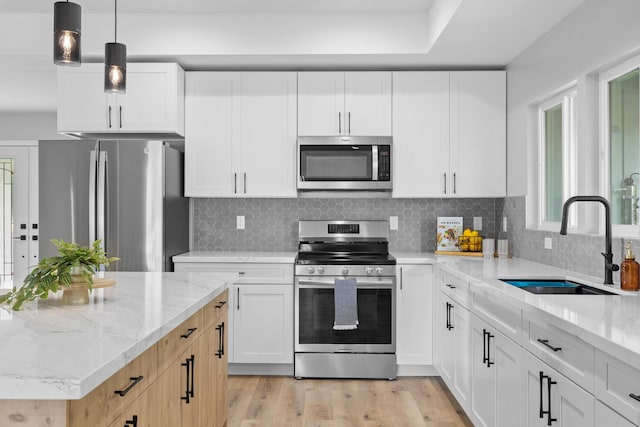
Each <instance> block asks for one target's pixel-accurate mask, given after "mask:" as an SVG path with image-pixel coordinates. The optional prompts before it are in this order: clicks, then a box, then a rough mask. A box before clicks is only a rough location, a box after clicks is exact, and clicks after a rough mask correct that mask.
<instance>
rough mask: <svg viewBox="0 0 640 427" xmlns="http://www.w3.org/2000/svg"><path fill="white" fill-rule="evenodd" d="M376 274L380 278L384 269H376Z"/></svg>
mask: <svg viewBox="0 0 640 427" xmlns="http://www.w3.org/2000/svg"><path fill="white" fill-rule="evenodd" d="M376 273H378V276H379V275H381V274H382V267H377V268H376Z"/></svg>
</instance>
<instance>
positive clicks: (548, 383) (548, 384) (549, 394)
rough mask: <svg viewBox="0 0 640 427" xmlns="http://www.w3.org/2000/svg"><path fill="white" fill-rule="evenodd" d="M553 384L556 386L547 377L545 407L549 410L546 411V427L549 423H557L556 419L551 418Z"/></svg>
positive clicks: (554, 382)
mask: <svg viewBox="0 0 640 427" xmlns="http://www.w3.org/2000/svg"><path fill="white" fill-rule="evenodd" d="M554 384H558V383H557V382H556V381H551V377H549V376H548V377H547V405H548V408H549V410H548V411H547V425H548V426H550V425H551V423H553V422H556V421H558V419H557V418H552V417H551V386H552V385H554Z"/></svg>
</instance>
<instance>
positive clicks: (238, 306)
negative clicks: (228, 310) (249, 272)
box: [236, 287, 240, 310]
mask: <svg viewBox="0 0 640 427" xmlns="http://www.w3.org/2000/svg"><path fill="white" fill-rule="evenodd" d="M237 294H238V298H236V309H237V310H240V287H238V292H237Z"/></svg>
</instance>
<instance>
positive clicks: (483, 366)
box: [471, 316, 517, 427]
mask: <svg viewBox="0 0 640 427" xmlns="http://www.w3.org/2000/svg"><path fill="white" fill-rule="evenodd" d="M471 319H472V321H471V323H472V324H471V373H472V376H473V377H472V381H471V413H472V415H473V418H474V421H475V424H476V425H479V426H485V427H490V426H491V427H492V426H495V425H496V366H495V365H491V366H488V363H487V354H488V353H489V355H490V353H491V351H492V350H493V351H494V353H493V354H495V346H494V348H493V349H492V348H491V339H489V337H491V336H493V337H494V340H495V334H494V333H492V331H491V328H490V327H489V325H487V324H486V323H485V322H483V321H482V320H480V319H479V318H477V317H476V316H471ZM487 333H489V334H491V335H487ZM494 342H495V341H494ZM487 344H489V351H488V352H487ZM489 361H490V362H493V363H495V359H494V358H489ZM516 375H517V373H516Z"/></svg>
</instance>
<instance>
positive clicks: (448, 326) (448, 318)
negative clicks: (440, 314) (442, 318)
mask: <svg viewBox="0 0 640 427" xmlns="http://www.w3.org/2000/svg"><path fill="white" fill-rule="evenodd" d="M450 305H451V304H449V303H448V302H447V315H446V316H447V330H451V329H450V327H451V320H450V319H451V317H450V316H451V314H450V312H449V306H450Z"/></svg>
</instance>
